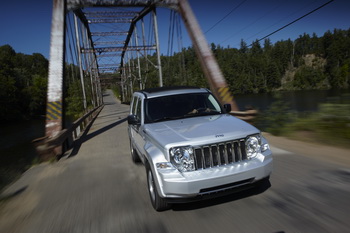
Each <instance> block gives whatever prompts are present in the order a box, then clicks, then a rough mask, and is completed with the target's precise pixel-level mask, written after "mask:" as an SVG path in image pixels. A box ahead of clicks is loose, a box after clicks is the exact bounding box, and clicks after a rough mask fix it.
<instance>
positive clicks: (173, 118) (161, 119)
mask: <svg viewBox="0 0 350 233" xmlns="http://www.w3.org/2000/svg"><path fill="white" fill-rule="evenodd" d="M180 118H183V117H182V116H178V117H167V116H165V117H162V118H158V119H155V120H153V121H152V122H160V121H168V120H176V119H180Z"/></svg>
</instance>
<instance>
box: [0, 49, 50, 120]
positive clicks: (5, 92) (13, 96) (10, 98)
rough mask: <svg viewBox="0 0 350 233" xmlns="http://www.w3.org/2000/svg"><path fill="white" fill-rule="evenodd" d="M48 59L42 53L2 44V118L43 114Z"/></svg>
mask: <svg viewBox="0 0 350 233" xmlns="http://www.w3.org/2000/svg"><path fill="white" fill-rule="evenodd" d="M47 74H48V61H47V59H46V58H45V57H44V56H42V55H41V54H38V53H34V54H33V55H24V54H22V53H16V52H15V51H14V50H13V49H12V47H11V46H10V45H3V46H0V120H15V119H22V118H27V117H29V116H33V115H44V114H45V104H46V88H47Z"/></svg>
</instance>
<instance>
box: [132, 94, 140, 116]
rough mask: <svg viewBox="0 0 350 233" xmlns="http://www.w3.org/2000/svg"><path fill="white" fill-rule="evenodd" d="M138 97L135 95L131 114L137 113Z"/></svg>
mask: <svg viewBox="0 0 350 233" xmlns="http://www.w3.org/2000/svg"><path fill="white" fill-rule="evenodd" d="M137 99H138V98H137V97H136V96H134V98H133V100H132V105H131V114H132V115H136V105H137Z"/></svg>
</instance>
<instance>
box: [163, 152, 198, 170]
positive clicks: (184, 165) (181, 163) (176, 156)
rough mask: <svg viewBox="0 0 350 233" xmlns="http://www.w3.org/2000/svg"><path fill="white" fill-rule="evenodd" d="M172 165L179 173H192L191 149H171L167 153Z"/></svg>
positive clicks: (193, 168)
mask: <svg viewBox="0 0 350 233" xmlns="http://www.w3.org/2000/svg"><path fill="white" fill-rule="evenodd" d="M169 153H170V158H171V162H172V164H173V165H174V166H175V167H176V168H177V169H178V170H179V171H180V172H187V171H194V170H195V166H194V157H193V148H192V147H190V146H184V147H173V148H171V149H170V151H169Z"/></svg>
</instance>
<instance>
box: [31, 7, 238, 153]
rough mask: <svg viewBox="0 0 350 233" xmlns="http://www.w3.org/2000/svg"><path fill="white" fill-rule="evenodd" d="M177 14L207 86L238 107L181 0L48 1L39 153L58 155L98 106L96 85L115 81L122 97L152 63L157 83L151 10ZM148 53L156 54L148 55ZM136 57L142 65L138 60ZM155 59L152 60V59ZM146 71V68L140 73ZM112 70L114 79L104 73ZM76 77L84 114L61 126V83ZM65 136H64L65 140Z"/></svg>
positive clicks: (156, 46) (155, 32) (154, 16)
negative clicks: (49, 15)
mask: <svg viewBox="0 0 350 233" xmlns="http://www.w3.org/2000/svg"><path fill="white" fill-rule="evenodd" d="M158 8H169V9H170V10H171V11H173V12H175V13H176V14H177V15H179V17H178V18H181V19H182V22H183V24H184V25H185V27H186V29H187V32H188V35H189V37H190V38H191V40H192V43H193V46H194V48H195V51H196V54H197V57H198V59H199V61H200V64H201V67H202V69H203V72H204V74H205V76H206V78H207V80H208V83H209V85H210V87H211V90H212V91H213V93H214V94H215V95H216V97H217V98H218V99H219V101H221V103H231V106H232V109H233V110H234V111H238V109H237V106H236V104H235V102H234V100H233V98H232V95H231V93H230V91H229V89H228V87H227V84H226V81H225V79H224V77H223V75H222V72H221V70H220V69H219V66H218V64H217V62H216V59H215V57H214V56H213V53H212V51H211V50H210V48H209V46H208V43H207V41H206V39H205V37H204V35H203V33H202V31H201V29H200V27H199V24H198V22H197V20H196V18H195V16H194V14H193V12H192V9H191V7H190V5H189V3H188V2H187V0H104V1H103V0H53V13H52V25H51V43H50V61H49V81H48V93H47V100H48V101H47V115H46V135H45V137H44V138H41V139H38V140H36V141H35V143H36V144H37V149H38V152H39V153H40V154H41V155H42V157H43V158H50V157H52V156H56V157H57V156H59V155H62V154H63V153H64V152H65V151H66V150H67V148H69V145H68V146H67V145H66V144H72V143H67V141H73V142H74V140H75V139H76V138H78V137H79V133H80V132H81V131H83V130H84V128H86V126H87V125H88V123H87V122H90V121H91V119H92V117H93V115H96V114H97V113H98V111H99V110H100V109H101V107H102V106H103V98H102V91H101V90H102V88H103V87H102V86H103V84H104V83H105V82H106V81H109V82H118V84H119V85H120V86H121V92H122V93H121V95H122V96H121V98H122V99H127V98H128V97H130V96H131V94H132V92H133V87H134V83H135V82H136V83H138V84H139V88H140V89H143V88H144V87H145V83H146V81H147V74H143V73H144V72H141V71H142V69H144V68H143V67H146V69H147V67H148V66H153V67H154V68H155V69H156V70H157V73H158V77H159V79H158V85H159V86H163V77H162V64H161V59H160V46H159V35H158V21H157V9H158ZM147 32H148V33H147ZM150 52H151V53H153V57H154V55H156V56H155V57H156V59H153V61H151V59H149V57H150V55H149V54H150ZM140 58H143V60H144V61H146V63H147V64H146V65H143V66H141V65H140ZM155 60H156V61H155ZM146 73H147V72H146ZM108 75H114V76H115V75H117V76H118V78H117V79H113V78H110V77H108ZM72 80H73V81H78V82H80V86H81V96H82V97H81V98H80V99H81V102H82V104H83V107H84V111H85V113H86V114H85V115H84V116H83V117H82V118H80V119H79V120H77V121H76V122H74V124H73V126H72V127H70V128H67V127H66V126H65V125H64V124H65V123H64V122H65V120H64V118H65V100H64V98H65V96H66V92H67V90H66V85H65V84H66V83H67V82H72ZM68 139H70V140H68Z"/></svg>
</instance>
